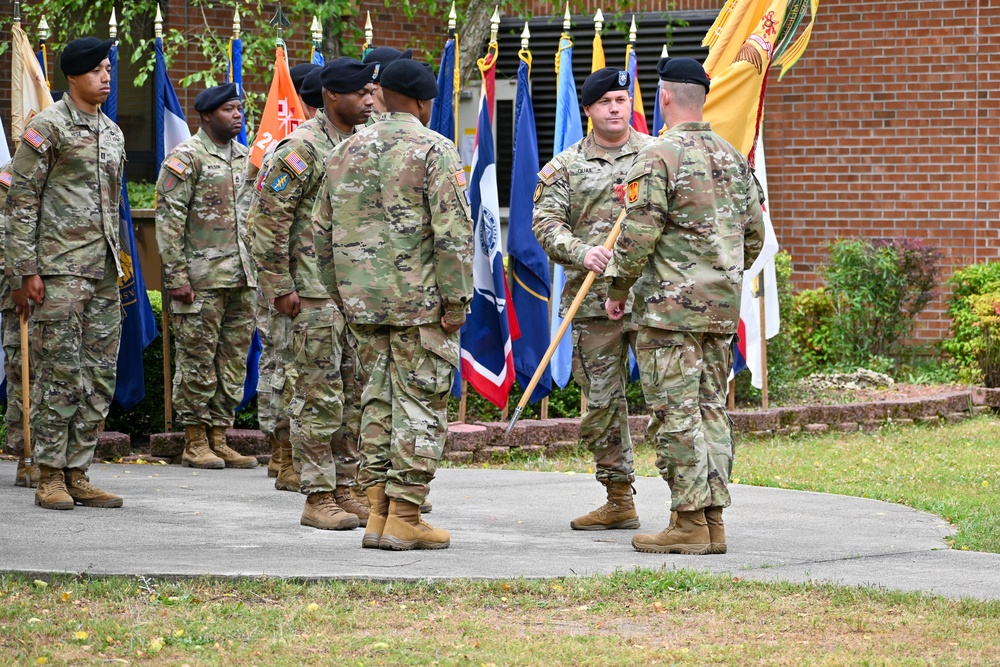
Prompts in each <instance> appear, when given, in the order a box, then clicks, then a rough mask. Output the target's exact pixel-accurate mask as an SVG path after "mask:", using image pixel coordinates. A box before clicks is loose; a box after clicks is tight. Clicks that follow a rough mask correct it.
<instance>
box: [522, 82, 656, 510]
mask: <svg viewBox="0 0 1000 667" xmlns="http://www.w3.org/2000/svg"><path fill="white" fill-rule="evenodd" d="M628 91H629V74H628V72H625V71H621V70H617V69H615V68H612V67H607V68H604V69H601V70H598V71H597V72H594V73H593V74H591V75H590V76H589V77H587V80H586V81H585V82H584V84H583V91H582V96H581V101H582V103H583V108H584V111H585V112H586V114H587V116H588V117H589V118H591V119H592V120H593V123H594V131H593V132H592V133H591V134H590V135H588V136H587V137H585V138H583V139H582V140H580V141H578V142H576V143H575V144H573V145H572V146H570V147H569V148H567V149H566V150H564V151H563V152H562V153H560V154H559V155H557V156H556V157H554V158H553V159H552V161H551V162H549V163H548V164H546V165H545V166H544V167H543V168H542V171H541V172H540V173H539V174H538V178H539V182H538V187H537V189H536V190H535V210H534V216H533V217H534V220H533V227H534V231H535V236H537V237H538V241H539V242H540V243H541V245H542V248H544V249H545V252H546V253H547V254H548V255H549V257H550V258H551V259H552V261H554V262H558V263H560V264H562V265H564V266H565V267H566V287H565V289H564V290H563V298H562V304H561V306H560V311H561V314H562V315H564V316H565V314H566V310H567V308H568V307H569V305H570V304H571V303H572V302H573V299H574V298H575V297H576V293H577V291H578V290H579V288H580V285H581V284H582V283H583V281H584V279H585V278H586V277H587V274H588V273H589V272H590V271H596V272H597V273H598V278H597V279H596V280H595V281H594V286H593V287H592V288H591V291H590V292H589V293H588V294H587V297H586V298H585V300H584V301H583V303H582V304H581V305H580V308H579V310H577V312H576V315H575V317H574V318H573V378H574V379H575V380H576V383H577V384H578V385H580V390H581V391H582V392H583V393H584V394H585V395H586V396H587V412H586V413H585V414H584V416H583V419H582V420H581V422H580V439H581V440H582V441H583V444H584V445H586V447H587V448H588V449H589V450H590V451H591V452H593V454H594V463H595V465H594V467H595V468H596V471H597V472H596V476H597V481H598V482H600V483H601V484H602V485H604V487H605V488H606V492H607V502H606V503H605V504H604V505H602V506H601V507H599V508H598V509H596V510H594V511H592V512H590V513H589V514H585V515H584V516H581V517H577V518H576V519H573V521H571V522H570V527H571V528H573V529H574V530H607V529H614V528H638V527H639V517H638V514H637V513H636V510H635V504H634V502H633V500H632V493H633V490H632V482H633V481H635V470H634V468H633V458H634V455H633V448H632V439H631V435H630V433H629V428H628V406H627V404H626V401H625V386H626V384H627V382H628V376H629V346H630V345H631V346H632V347H633V348H634V347H635V327H634V326H633V325H631V324H630V323H629V322H628V321H627V318H626V319H625V320H619V321H610V320H608V318H607V316H606V315H605V313H604V298H605V296H606V294H607V286H608V280H607V278H605V277H603V276H601V275H600V274H601V273H602V272H603V271H604V269H605V267H606V266H607V264H608V260H609V259H610V257H611V251H610V250H608V249H606V248H605V247H604V242H605V241H606V240H607V237H608V233H609V232H610V231H611V228H612V226H613V225H614V222H615V220H616V218H617V217H618V214H619V212H620V211H621V204H619V200H618V198H617V197H616V196H615V193H614V186H616V185H620V184H621V183H622V182H623V181H624V179H625V174H626V173H627V172H628V168H629V167H630V166H631V164H632V160H633V159H634V158H635V155H636V153H638V152H639V150H640V149H641V148H642V147H643V146H645V145H646V144H648V143H649V142H651V141H652V140H653V138H652V137H650V136H648V135H645V134H641V133H639V132H636V131H635V130H633V129H632V128H631V127H630V126H629V121H630V119H631V115H632V99H631V98H630V97H629V92H628Z"/></svg>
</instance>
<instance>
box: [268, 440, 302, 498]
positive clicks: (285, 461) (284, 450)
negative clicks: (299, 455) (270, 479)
mask: <svg viewBox="0 0 1000 667" xmlns="http://www.w3.org/2000/svg"><path fill="white" fill-rule="evenodd" d="M278 446H279V447H281V467H280V468H278V477H277V479H275V480H274V488H276V489H277V490H278V491H294V492H295V493H298V492H299V484H300V482H301V478H300V477H299V473H297V472H296V471H295V462H294V461H293V460H292V443H290V442H288V441H287V440H282V441H280V442H279V443H278Z"/></svg>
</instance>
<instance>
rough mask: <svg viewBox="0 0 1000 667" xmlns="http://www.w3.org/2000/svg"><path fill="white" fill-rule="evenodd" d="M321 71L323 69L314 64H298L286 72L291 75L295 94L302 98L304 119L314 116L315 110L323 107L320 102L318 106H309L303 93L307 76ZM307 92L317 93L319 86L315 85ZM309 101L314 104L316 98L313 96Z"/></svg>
mask: <svg viewBox="0 0 1000 667" xmlns="http://www.w3.org/2000/svg"><path fill="white" fill-rule="evenodd" d="M322 69H323V68H322V67H321V66H319V65H317V64H316V63H299V64H298V65H295V66H294V67H292V68H291V69H290V70H288V73H289V74H291V75H292V85H293V86H295V92H297V93H298V94H299V97H301V98H302V102H303V104H305V106H306V108H305V109H304V111H305V115H306V119H309V118H312V117H313V116H315V115H316V109H318V108H319V107H321V106H323V103H322V102H320V103H319V104H310V103H309V101H308V100H306V97H305V96H306V93H305V92H303V88H304V87H305V86H306V79H308V78H309V75H310V74H312V73H314V72H319V71H320V70H322ZM309 90H310V91H311V92H313V93H316V92H317V91H319V92H321V90H320V88H319V84H316V86H315V87H312V88H310V89H309ZM310 99H312V100H313V101H314V102H315V101H316V96H315V95H313V96H312V97H311V98H310Z"/></svg>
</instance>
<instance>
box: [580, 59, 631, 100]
mask: <svg viewBox="0 0 1000 667" xmlns="http://www.w3.org/2000/svg"><path fill="white" fill-rule="evenodd" d="M628 84H629V75H628V72H627V71H625V70H623V69H615V68H614V67H605V68H604V69H599V70H597V71H596V72H594V73H593V74H591V75H590V76H588V77H587V79H586V81H584V82H583V91H582V94H581V95H580V104H582V105H583V106H585V107H586V106H590V105H591V104H593V103H594V102H596V101H597V100H599V99H601V97H602V96H603V95H604V93H607V92H610V91H612V90H628Z"/></svg>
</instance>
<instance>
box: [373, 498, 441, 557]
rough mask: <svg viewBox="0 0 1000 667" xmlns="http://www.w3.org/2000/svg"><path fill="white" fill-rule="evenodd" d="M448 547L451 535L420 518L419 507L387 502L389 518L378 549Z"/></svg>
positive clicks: (398, 502) (397, 501)
mask: <svg viewBox="0 0 1000 667" xmlns="http://www.w3.org/2000/svg"><path fill="white" fill-rule="evenodd" d="M450 545H451V535H449V534H448V531H447V530H442V529H440V528H434V527H433V526H431V525H430V524H429V523H427V522H426V521H424V520H423V519H421V518H420V505H416V504H414V503H408V502H406V501H405V500H390V501H389V518H388V519H386V521H385V528H384V529H383V530H382V539H380V540H379V542H378V546H379V549H391V550H392V551H409V550H410V549H447V548H448V547H449V546H450Z"/></svg>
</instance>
